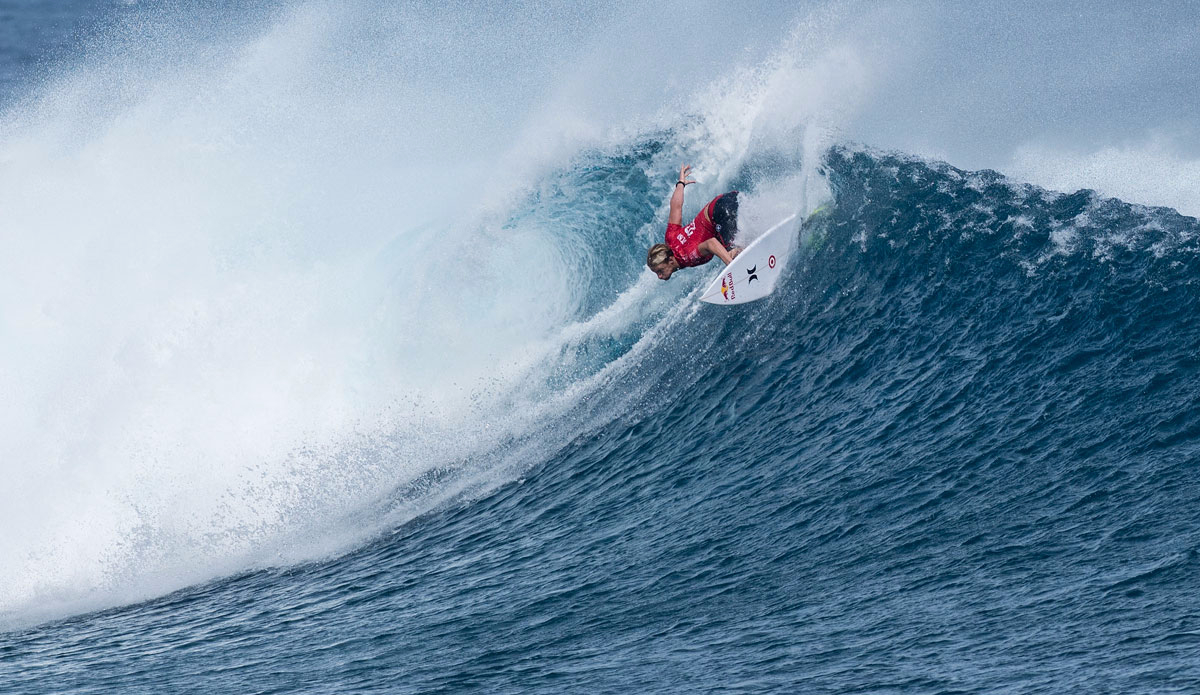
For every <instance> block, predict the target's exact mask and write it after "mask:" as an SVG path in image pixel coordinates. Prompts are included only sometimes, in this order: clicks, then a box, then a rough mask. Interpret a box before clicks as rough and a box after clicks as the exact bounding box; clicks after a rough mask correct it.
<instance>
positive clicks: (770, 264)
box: [767, 256, 775, 268]
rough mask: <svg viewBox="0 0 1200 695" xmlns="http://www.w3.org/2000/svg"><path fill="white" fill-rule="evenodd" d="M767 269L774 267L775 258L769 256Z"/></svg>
mask: <svg viewBox="0 0 1200 695" xmlns="http://www.w3.org/2000/svg"><path fill="white" fill-rule="evenodd" d="M767 267H768V268H774V267H775V257H774V256H771V257H770V258H768V259H767Z"/></svg>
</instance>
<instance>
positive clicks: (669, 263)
mask: <svg viewBox="0 0 1200 695" xmlns="http://www.w3.org/2000/svg"><path fill="white" fill-rule="evenodd" d="M646 265H647V266H649V268H650V270H652V271H654V274H655V275H657V276H658V279H659V280H670V279H671V273H673V272H675V271H676V270H679V262H678V261H676V260H675V255H674V254H673V253H671V247H670V246H667V245H666V244H655V245H654V246H651V247H650V250H649V251H648V252H647V253H646Z"/></svg>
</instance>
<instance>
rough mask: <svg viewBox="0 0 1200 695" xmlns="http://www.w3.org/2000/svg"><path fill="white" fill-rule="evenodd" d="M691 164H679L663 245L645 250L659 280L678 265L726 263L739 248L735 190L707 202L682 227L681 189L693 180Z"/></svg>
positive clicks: (667, 275)
mask: <svg viewBox="0 0 1200 695" xmlns="http://www.w3.org/2000/svg"><path fill="white" fill-rule="evenodd" d="M691 173H692V167H691V166H690V165H688V164H684V165H682V166H680V167H679V178H678V179H677V180H676V181H675V192H674V193H672V194H671V213H670V215H668V217H667V235H666V239H665V241H666V243H665V244H655V245H654V246H651V247H650V250H649V251H647V252H646V265H647V266H649V267H650V270H652V271H654V274H655V275H657V276H658V278H659V279H660V280H670V279H671V274H672V273H674V272H675V271H676V270H679V269H680V268H690V267H692V266H697V265H703V264H705V263H708V262H709V261H711V260H712V257H713V256H716V257H717V258H720V259H721V260H722V261H724V262H725V265H729V263H730V261H732V260H733V258H734V256H736V255H738V252H739V251H741V249H739V248H737V247H735V246H733V244H732V241H733V236H734V235H735V234H737V211H738V192H737V191H730V192H728V193H725V194H723V195H719V196H717V197H716V198H713V199H712V200H711V201H709V203H708V205H705V206H704V208H703V209H701V210H700V214H698V215H696V219H694V220H692V221H691V222H689V223H688V225H687V226H686V227H685V226H683V189H684V188H686V187H687V185H688V184H689V183H696V182H695V181H693V180H692V179H691V178H689V176H691Z"/></svg>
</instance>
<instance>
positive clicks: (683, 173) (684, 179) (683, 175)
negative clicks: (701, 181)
mask: <svg viewBox="0 0 1200 695" xmlns="http://www.w3.org/2000/svg"><path fill="white" fill-rule="evenodd" d="M691 173H692V165H691V164H684V165H683V166H681V167H679V182H680V183H682V184H683V185H685V186H686V185H688V184H689V183H696V182H695V181H694V180H692V179H689V178H688V176H690V175H691Z"/></svg>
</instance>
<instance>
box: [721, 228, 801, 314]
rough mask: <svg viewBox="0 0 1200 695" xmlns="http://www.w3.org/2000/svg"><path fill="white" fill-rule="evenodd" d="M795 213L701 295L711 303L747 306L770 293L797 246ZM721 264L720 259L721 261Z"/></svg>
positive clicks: (743, 255)
mask: <svg viewBox="0 0 1200 695" xmlns="http://www.w3.org/2000/svg"><path fill="white" fill-rule="evenodd" d="M796 214H797V213H792V214H791V215H788V216H787V217H785V218H783V219H782V220H780V221H779V222H778V223H776V224H775V226H773V227H771V228H770V229H768V230H767V231H766V232H764V233H763V235H762V236H760V237H759V238H757V239H755V240H754V241H753V242H752V243H751V244H750V245H749V246H747V247H746V248H744V249H742V252H741V253H739V254H738V255H737V258H735V259H733V262H732V263H730V264H729V265H727V266H725V269H724V270H722V271H721V274H720V275H718V276H717V277H715V278H713V281H712V282H710V283H709V284H708V287H707V288H706V289H705V290H704V292H702V293H701V294H700V301H702V302H708V303H709V304H745V303H746V302H753V301H754V300H756V299H762V298H763V297H765V296H767V295H768V294H771V291H772V290H774V289H775V281H776V280H778V279H779V276H780V275H781V274H782V273H783V266H784V264H785V263H787V259H788V256H789V255H790V254H791V251H792V246H793V244H794V243H795V236H796V229H795V225H794V224H792V223H793V222H794V221H795V220H796ZM718 262H719V259H718Z"/></svg>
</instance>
